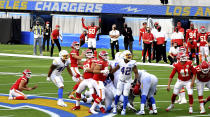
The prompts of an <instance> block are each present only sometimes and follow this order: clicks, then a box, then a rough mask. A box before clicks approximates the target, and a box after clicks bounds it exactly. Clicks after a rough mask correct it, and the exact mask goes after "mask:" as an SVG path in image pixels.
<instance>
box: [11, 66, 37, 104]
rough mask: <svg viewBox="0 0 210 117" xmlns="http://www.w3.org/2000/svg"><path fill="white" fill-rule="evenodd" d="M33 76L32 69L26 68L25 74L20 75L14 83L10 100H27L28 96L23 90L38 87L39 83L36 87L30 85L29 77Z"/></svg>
mask: <svg viewBox="0 0 210 117" xmlns="http://www.w3.org/2000/svg"><path fill="white" fill-rule="evenodd" d="M30 78H31V71H30V70H29V69H25V70H24V71H23V76H22V77H20V78H19V79H18V80H16V82H15V83H14V84H13V85H12V87H11V88H10V91H9V100H26V99H27V96H26V95H25V94H24V93H23V92H22V91H23V90H26V91H31V90H34V89H36V88H37V85H35V86H34V87H32V88H31V87H28V86H27V85H28V83H29V79H30Z"/></svg>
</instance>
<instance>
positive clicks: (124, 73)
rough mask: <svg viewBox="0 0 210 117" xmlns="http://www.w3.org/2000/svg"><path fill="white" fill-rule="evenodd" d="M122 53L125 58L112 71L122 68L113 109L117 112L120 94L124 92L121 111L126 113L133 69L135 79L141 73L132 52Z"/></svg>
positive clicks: (122, 113)
mask: <svg viewBox="0 0 210 117" xmlns="http://www.w3.org/2000/svg"><path fill="white" fill-rule="evenodd" d="M122 54H123V59H122V60H121V61H119V64H118V65H117V66H116V67H115V68H114V69H113V70H112V71H111V72H112V73H115V72H116V71H117V70H118V69H120V71H121V73H120V75H119V79H118V83H117V95H116V96H115V107H114V109H113V113H114V114H117V104H118V102H119V98H120V95H121V94H122V93H123V95H124V100H123V110H122V111H121V115H125V114H126V107H127V103H128V94H129V91H130V87H131V83H132V71H134V73H135V79H137V78H138V77H139V75H138V69H137V66H136V61H135V60H132V54H131V52H130V51H128V50H125V51H124V52H123V53H122Z"/></svg>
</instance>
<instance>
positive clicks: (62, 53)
mask: <svg viewBox="0 0 210 117" xmlns="http://www.w3.org/2000/svg"><path fill="white" fill-rule="evenodd" d="M59 57H60V58H61V59H62V60H67V59H68V58H69V53H68V52H67V51H66V50H61V51H60V52H59Z"/></svg>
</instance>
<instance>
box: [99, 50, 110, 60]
mask: <svg viewBox="0 0 210 117" xmlns="http://www.w3.org/2000/svg"><path fill="white" fill-rule="evenodd" d="M98 58H99V59H102V60H105V61H107V60H108V59H109V57H108V53H107V52H106V51H104V50H103V51H100V52H99V54H98Z"/></svg>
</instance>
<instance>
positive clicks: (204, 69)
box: [200, 61, 210, 74]
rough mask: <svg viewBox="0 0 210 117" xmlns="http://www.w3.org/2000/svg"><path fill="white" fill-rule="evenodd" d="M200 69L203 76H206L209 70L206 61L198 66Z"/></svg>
mask: <svg viewBox="0 0 210 117" xmlns="http://www.w3.org/2000/svg"><path fill="white" fill-rule="evenodd" d="M200 68H201V71H202V72H203V73H204V74H207V73H208V72H209V70H210V66H209V65H208V63H207V62H206V61H203V62H202V63H201V65H200Z"/></svg>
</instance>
